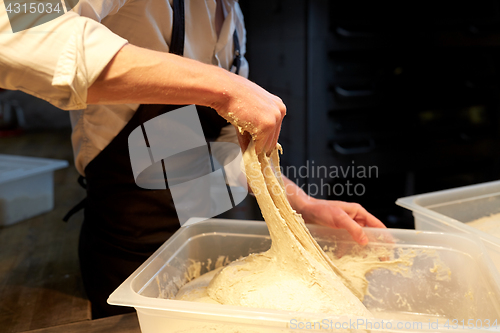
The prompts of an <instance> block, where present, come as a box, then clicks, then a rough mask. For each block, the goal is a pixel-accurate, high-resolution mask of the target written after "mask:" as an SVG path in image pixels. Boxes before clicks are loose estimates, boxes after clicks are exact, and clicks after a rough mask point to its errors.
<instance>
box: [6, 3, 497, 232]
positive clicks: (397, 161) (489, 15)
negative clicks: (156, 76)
mask: <svg viewBox="0 0 500 333" xmlns="http://www.w3.org/2000/svg"><path fill="white" fill-rule="evenodd" d="M240 5H241V7H242V10H243V13H244V16H245V23H246V28H247V54H246V57H247V59H248V61H249V63H250V79H251V80H253V81H255V82H257V83H258V84H259V85H261V86H263V87H264V88H265V89H267V90H269V91H270V92H272V93H274V94H276V95H278V96H280V97H281V98H282V99H283V100H284V102H285V104H286V105H287V108H288V111H287V116H286V118H285V121H284V123H283V127H282V134H281V137H280V143H281V144H282V145H283V147H284V151H285V154H284V155H283V158H282V162H283V166H284V168H285V170H286V169H287V168H289V167H296V168H298V167H300V166H303V165H306V164H307V163H309V165H311V164H312V163H314V165H315V166H326V167H329V168H330V167H332V166H336V167H338V168H340V167H343V168H347V167H353V166H356V167H360V166H361V167H366V168H368V167H370V166H372V167H376V170H377V174H376V175H374V174H372V176H371V177H370V178H360V177H358V176H356V175H355V177H352V174H351V175H350V176H346V177H343V176H342V175H340V176H339V177H334V178H331V177H309V178H307V177H294V175H293V174H291V173H290V172H289V173H288V174H289V176H290V178H292V179H293V180H296V181H297V182H298V183H299V184H300V185H304V186H306V187H305V188H306V189H307V186H312V185H313V184H316V185H318V186H320V187H321V186H325V185H324V184H329V186H330V188H327V187H326V188H325V187H323V189H324V191H323V193H322V195H319V197H323V198H329V199H338V200H345V201H354V202H359V203H361V204H362V205H363V206H365V207H366V208H367V209H368V210H369V211H371V212H372V213H373V214H374V215H376V216H377V217H379V218H380V219H381V220H382V221H383V222H384V223H386V224H387V225H388V226H390V227H399V228H411V227H413V218H412V216H411V213H410V212H408V211H406V210H405V209H402V208H399V207H397V206H396V205H395V203H394V202H395V201H396V199H397V198H399V197H404V196H408V195H412V194H418V193H426V192H430V191H436V190H442V189H446V188H453V187H458V186H464V185H470V184H475V183H481V182H486V181H491V180H497V179H500V131H499V129H500V111H499V102H500V101H499V96H500V89H499V88H500V87H499V80H498V79H499V74H500V3H499V1H474V2H469V3H467V4H465V3H464V4H462V3H460V2H456V1H435V2H430V1H419V2H412V3H402V4H397V5H396V4H393V3H391V4H381V3H378V2H371V3H368V2H365V1H334V0H331V1H328V0H312V1H305V0H266V1H263V0H240ZM12 101H17V103H18V104H19V105H20V106H21V107H22V108H23V110H24V118H25V120H24V122H23V121H22V119H21V120H18V122H22V124H23V127H24V128H25V129H26V130H28V131H40V130H49V131H53V130H61V129H67V128H69V126H70V124H69V116H68V114H67V112H63V111H60V110H58V109H56V108H55V107H52V106H51V105H50V104H48V103H45V102H43V101H40V100H38V99H36V98H34V97H31V96H27V95H25V94H23V93H20V92H3V93H0V135H2V133H3V134H5V133H7V134H12V133H11V132H9V129H10V127H11V126H12V123H15V122H16V121H13V117H11V118H10V119H8V121H7V119H6V116H5V114H6V112H5V110H6V109H5V108H4V103H5V102H9V103H12ZM14 118H15V117H14ZM9 126H10V127H9ZM0 140H2V138H1V137H0ZM68 140H69V136H68ZM344 170H345V169H344ZM309 171H311V170H309ZM285 173H287V172H285ZM347 182H349V183H350V184H353V185H356V184H361V185H362V188H363V189H364V191H363V194H362V195H349V194H348V193H347V191H346V189H347ZM335 184H338V187H337V188H336V189H337V190H340V189H342V188H343V189H344V193H342V194H340V193H339V192H340V191H336V193H337V194H340V195H335V193H333V192H332V190H331V189H332V186H333V185H335ZM310 189H311V188H310ZM325 189H326V190H325ZM360 189H361V187H360ZM352 190H353V188H352V187H351V192H350V193H351V194H353V192H352ZM259 216H260V214H259V213H258V210H257V208H256V206H255V205H249V206H247V207H246V208H242V209H241V210H240V211H239V213H238V214H236V215H235V216H234V217H239V218H258V217H259Z"/></svg>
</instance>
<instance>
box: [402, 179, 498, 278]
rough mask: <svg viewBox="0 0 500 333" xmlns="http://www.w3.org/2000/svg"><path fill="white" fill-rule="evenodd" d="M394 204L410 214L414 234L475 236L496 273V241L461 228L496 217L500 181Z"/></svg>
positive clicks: (471, 229) (404, 199) (408, 199)
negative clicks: (416, 232) (415, 231)
mask: <svg viewBox="0 0 500 333" xmlns="http://www.w3.org/2000/svg"><path fill="white" fill-rule="evenodd" d="M396 204H398V205H400V206H402V207H404V208H408V209H410V210H411V211H413V216H414V218H415V229H417V230H430V231H445V232H455V233H466V234H473V235H477V236H479V238H480V239H481V240H482V242H483V243H484V245H485V247H486V249H487V250H488V254H489V255H490V257H491V259H492V260H493V263H494V264H495V266H496V267H497V269H498V271H499V272H500V238H498V237H495V236H492V235H489V234H487V233H485V232H483V231H481V230H478V229H476V228H473V227H471V226H468V225H467V224H465V222H471V221H473V220H476V219H478V218H481V217H484V216H489V215H491V214H497V213H500V181H494V182H488V183H483V184H478V185H472V186H464V187H458V188H454V189H450V190H444V191H438V192H431V193H425V194H419V195H414V196H410V197H405V198H400V199H398V200H397V201H396Z"/></svg>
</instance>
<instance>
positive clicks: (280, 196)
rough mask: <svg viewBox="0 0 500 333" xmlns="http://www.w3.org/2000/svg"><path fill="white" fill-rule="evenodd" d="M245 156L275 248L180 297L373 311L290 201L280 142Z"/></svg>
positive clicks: (319, 309) (335, 310)
mask: <svg viewBox="0 0 500 333" xmlns="http://www.w3.org/2000/svg"><path fill="white" fill-rule="evenodd" d="M243 159H244V162H245V171H246V175H247V179H248V184H249V185H250V187H251V189H252V191H253V193H254V194H255V196H256V199H257V202H258V204H259V206H260V209H261V211H262V215H263V216H264V219H265V220H266V223H267V225H268V228H269V233H270V235H271V240H272V245H271V248H270V249H269V250H268V251H267V252H264V253H255V254H251V255H249V256H248V257H246V258H243V259H239V260H236V261H234V262H232V263H231V264H229V265H228V266H226V267H224V268H221V269H217V270H214V271H212V272H209V273H207V274H205V275H204V276H202V277H200V278H199V279H195V280H193V281H192V282H191V283H188V284H186V285H185V286H184V287H183V288H182V289H181V290H180V291H179V293H178V294H177V296H176V299H181V300H191V301H199V302H215V303H219V304H227V305H239V306H247V307H256V308H267V309H279V310H289V311H304V312H316V313H330V314H337V315H358V316H363V317H369V318H370V317H372V315H371V313H370V312H369V311H368V310H367V309H366V308H365V306H364V305H363V304H362V303H361V301H360V298H362V294H361V293H359V292H358V291H357V289H356V288H354V287H353V286H352V285H351V283H350V282H349V280H348V279H347V278H346V277H345V276H344V274H343V273H342V271H341V270H340V269H339V268H338V267H337V266H336V265H335V264H334V263H333V261H332V260H331V259H330V257H328V256H327V255H326V254H325V252H323V250H322V249H321V248H320V246H319V245H318V243H316V241H315V240H314V239H313V237H312V236H311V234H310V233H309V231H308V229H307V228H306V226H305V223H304V221H303V219H302V217H301V215H299V214H297V213H296V212H295V211H294V210H293V209H292V208H291V206H290V204H289V203H288V200H287V199H286V196H285V192H284V184H283V181H282V178H281V174H280V171H279V157H278V148H277V149H275V150H274V152H273V153H272V155H271V157H270V158H269V157H267V156H266V155H265V154H261V155H259V156H257V155H256V153H255V149H254V144H253V142H251V143H250V145H249V147H248V149H247V150H246V152H245V153H244V155H243ZM207 282H208V285H207ZM354 293H356V294H357V295H356V296H355V294H354Z"/></svg>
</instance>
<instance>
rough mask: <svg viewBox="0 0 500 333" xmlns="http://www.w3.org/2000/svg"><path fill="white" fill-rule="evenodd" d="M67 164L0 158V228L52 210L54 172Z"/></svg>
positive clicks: (32, 159) (0, 155)
mask: <svg viewBox="0 0 500 333" xmlns="http://www.w3.org/2000/svg"><path fill="white" fill-rule="evenodd" d="M67 166H68V162H67V161H63V160H54V159H47V158H35V157H24V156H13V155H2V154H0V226H2V225H4V226H5V225H11V224H14V223H16V222H19V221H22V220H25V219H28V218H30V217H33V216H36V215H38V214H41V213H45V212H48V211H51V210H52V209H53V208H54V170H57V169H61V168H65V167H67Z"/></svg>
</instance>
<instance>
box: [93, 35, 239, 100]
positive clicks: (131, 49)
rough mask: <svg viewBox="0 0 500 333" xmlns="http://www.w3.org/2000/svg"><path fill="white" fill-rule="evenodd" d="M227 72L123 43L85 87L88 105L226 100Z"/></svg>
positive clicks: (228, 80)
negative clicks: (94, 79)
mask: <svg viewBox="0 0 500 333" xmlns="http://www.w3.org/2000/svg"><path fill="white" fill-rule="evenodd" d="M229 75H232V74H231V73H228V72H227V71H224V70H223V69H221V68H219V67H216V66H211V65H206V64H203V63H200V62H198V61H195V60H191V59H188V58H183V57H180V56H177V55H174V54H170V53H163V52H156V51H151V50H147V49H143V48H140V47H136V46H133V45H130V44H128V45H125V46H124V47H123V48H122V49H121V50H120V51H119V52H118V53H117V54H116V56H115V57H114V58H113V59H112V61H111V62H110V63H109V64H108V66H107V67H106V68H105V69H104V71H103V72H102V73H101V75H100V76H99V78H98V79H97V80H96V81H95V82H94V83H93V84H92V86H91V87H90V88H89V90H88V99H87V103H89V104H124V103H140V104H178V105H181V104H197V105H204V106H212V107H214V106H216V105H215V104H217V103H222V101H224V99H227V90H228V87H227V86H228V85H229V82H230V79H229Z"/></svg>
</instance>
